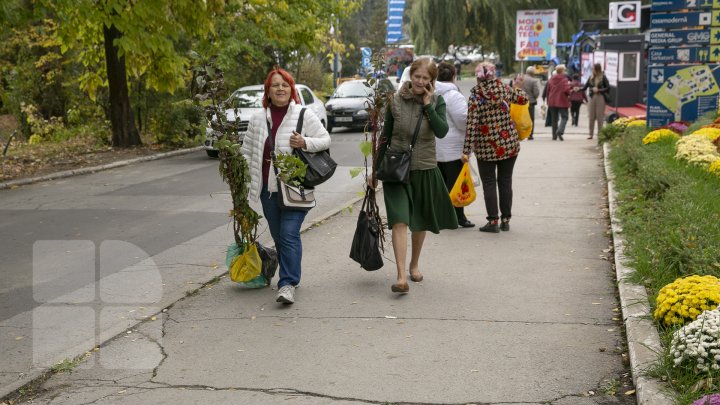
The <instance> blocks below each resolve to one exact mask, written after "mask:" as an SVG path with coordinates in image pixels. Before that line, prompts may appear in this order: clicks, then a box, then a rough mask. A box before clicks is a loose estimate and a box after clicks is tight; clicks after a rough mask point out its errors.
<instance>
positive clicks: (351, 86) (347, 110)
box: [325, 79, 395, 132]
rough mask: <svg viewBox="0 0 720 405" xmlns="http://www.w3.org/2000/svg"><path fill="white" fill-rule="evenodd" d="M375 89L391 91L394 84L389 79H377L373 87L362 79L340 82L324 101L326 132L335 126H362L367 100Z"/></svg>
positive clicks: (365, 117) (363, 124) (365, 115)
mask: <svg viewBox="0 0 720 405" xmlns="http://www.w3.org/2000/svg"><path fill="white" fill-rule="evenodd" d="M376 90H379V91H381V92H383V93H392V92H394V91H395V86H394V85H393V83H392V81H390V80H389V79H378V80H377V81H376V82H375V85H374V86H373V87H371V86H370V85H369V83H368V82H367V80H363V79H358V80H348V81H345V82H342V83H340V85H339V86H338V87H337V88H336V89H335V92H334V93H333V94H332V96H330V99H328V101H327V103H325V111H326V112H327V130H328V132H332V130H333V128H335V127H348V128H364V127H365V124H367V121H368V113H367V110H366V109H367V108H368V103H367V102H368V101H369V100H370V99H371V98H372V97H373V96H374V95H375V91H376Z"/></svg>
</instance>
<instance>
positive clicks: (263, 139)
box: [240, 67, 330, 304]
mask: <svg viewBox="0 0 720 405" xmlns="http://www.w3.org/2000/svg"><path fill="white" fill-rule="evenodd" d="M264 84H265V93H264V94H263V99H262V104H263V109H262V110H261V111H259V112H258V113H256V114H255V115H253V116H252V117H251V118H250V122H249V123H248V130H247V132H246V133H245V138H244V140H243V144H242V148H241V150H240V151H241V153H242V155H243V156H244V157H245V160H247V163H248V166H249V167H250V192H249V198H251V199H253V200H255V201H257V200H258V199H259V200H260V202H261V204H262V209H263V215H264V216H265V219H266V220H267V223H268V228H270V235H272V238H273V241H274V242H275V249H276V250H277V253H278V261H279V264H280V271H279V273H280V279H279V280H278V285H277V286H278V293H277V301H278V302H281V303H283V304H292V303H294V302H295V287H296V286H297V285H298V284H299V283H300V275H301V265H302V241H301V239H300V227H301V225H302V223H303V221H304V220H305V216H306V215H307V211H302V210H293V209H285V208H282V207H281V205H280V203H279V198H280V197H279V196H278V191H279V189H278V181H277V177H276V174H275V170H273V160H274V159H275V158H274V155H275V153H276V152H282V153H286V154H290V153H292V150H293V148H300V149H303V150H305V151H308V152H320V151H323V150H327V149H328V148H329V147H330V134H328V132H327V130H326V129H325V127H324V126H323V124H322V122H320V119H319V118H318V117H317V115H315V114H314V113H313V112H312V110H310V109H306V110H305V113H304V124H303V127H302V133H298V132H296V129H297V123H298V120H299V118H300V113H301V111H302V110H303V108H302V105H300V98H299V96H298V91H297V89H296V87H295V80H294V79H293V77H292V75H290V73H288V72H287V71H285V70H284V69H281V68H279V67H276V68H274V69H272V70H271V71H270V72H269V73H268V75H267V78H266V79H265V83H264Z"/></svg>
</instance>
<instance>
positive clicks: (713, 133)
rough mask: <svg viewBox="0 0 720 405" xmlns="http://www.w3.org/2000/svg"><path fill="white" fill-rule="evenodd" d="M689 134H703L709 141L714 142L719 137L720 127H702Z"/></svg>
mask: <svg viewBox="0 0 720 405" xmlns="http://www.w3.org/2000/svg"><path fill="white" fill-rule="evenodd" d="M691 135H704V136H706V137H707V138H708V139H709V140H710V142H715V140H716V139H718V138H720V128H713V127H703V128H700V129H698V130H697V131H695V132H693V133H692V134H691Z"/></svg>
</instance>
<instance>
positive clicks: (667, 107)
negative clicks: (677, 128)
mask: <svg viewBox="0 0 720 405" xmlns="http://www.w3.org/2000/svg"><path fill="white" fill-rule="evenodd" d="M718 82H720V65H718V64H709V65H694V66H692V65H671V66H652V65H651V66H648V87H647V124H648V127H650V128H657V127H660V126H663V125H666V124H669V123H670V122H673V121H695V120H696V119H697V118H698V117H700V116H701V115H703V114H705V113H707V112H710V111H717V109H718V94H719V87H718Z"/></svg>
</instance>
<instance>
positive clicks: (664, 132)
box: [642, 128, 680, 145]
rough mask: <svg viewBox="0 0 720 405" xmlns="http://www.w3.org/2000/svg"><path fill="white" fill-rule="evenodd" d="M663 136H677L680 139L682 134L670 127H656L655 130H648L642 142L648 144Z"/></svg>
mask: <svg viewBox="0 0 720 405" xmlns="http://www.w3.org/2000/svg"><path fill="white" fill-rule="evenodd" d="M663 138H675V139H680V135H678V134H676V133H675V132H674V131H671V130H669V129H665V128H663V129H656V130H654V131H650V132H648V134H647V135H645V137H644V138H643V140H642V142H643V144H645V145H647V144H650V143H654V142H657V141H659V140H660V139H663Z"/></svg>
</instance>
